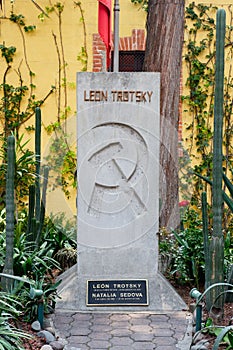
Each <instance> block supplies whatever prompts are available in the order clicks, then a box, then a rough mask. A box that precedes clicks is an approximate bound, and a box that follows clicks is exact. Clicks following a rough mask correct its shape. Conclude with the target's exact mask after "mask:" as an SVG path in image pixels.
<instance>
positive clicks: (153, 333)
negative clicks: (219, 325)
mask: <svg viewBox="0 0 233 350" xmlns="http://www.w3.org/2000/svg"><path fill="white" fill-rule="evenodd" d="M52 322H53V326H54V328H55V330H56V334H57V336H58V337H59V338H62V339H65V341H66V346H65V350H100V349H106V350H108V349H111V350H152V349H156V350H177V349H179V350H188V349H189V348H190V344H191V337H192V317H191V315H190V313H188V312H187V311H174V312H173V311H172V312H166V313H159V312H158V313H154V312H133V313H132V312H131V313H129V312H125V313H123V312H119V313H117V312H116V313H112V312H111V313H107V312H76V311H70V310H69V311H67V310H57V311H56V312H55V314H54V315H53V319H52Z"/></svg>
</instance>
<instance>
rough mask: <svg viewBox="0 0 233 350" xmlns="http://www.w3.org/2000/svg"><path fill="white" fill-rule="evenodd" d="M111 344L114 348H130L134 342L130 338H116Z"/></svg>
mask: <svg viewBox="0 0 233 350" xmlns="http://www.w3.org/2000/svg"><path fill="white" fill-rule="evenodd" d="M111 344H112V345H114V346H116V345H117V346H130V345H132V344H133V340H132V339H131V338H129V337H116V336H114V337H113V338H112V339H111Z"/></svg>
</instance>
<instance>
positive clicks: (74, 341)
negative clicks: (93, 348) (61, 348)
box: [68, 335, 90, 345]
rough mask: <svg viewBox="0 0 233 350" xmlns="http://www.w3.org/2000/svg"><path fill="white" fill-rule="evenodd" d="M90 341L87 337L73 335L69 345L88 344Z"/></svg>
mask: <svg viewBox="0 0 233 350" xmlns="http://www.w3.org/2000/svg"><path fill="white" fill-rule="evenodd" d="M89 341H90V338H89V337H88V336H85V335H71V336H70V337H69V339H68V343H69V344H75V345H80V344H87V343H88V342H89Z"/></svg>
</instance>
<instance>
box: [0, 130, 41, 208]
mask: <svg viewBox="0 0 233 350" xmlns="http://www.w3.org/2000/svg"><path fill="white" fill-rule="evenodd" d="M28 142H29V141H24V135H23V134H22V135H21V136H20V137H19V139H18V140H17V141H16V151H15V153H16V163H15V178H14V183H15V199H16V203H17V205H18V206H21V207H23V206H25V196H27V195H28V191H29V186H30V185H31V184H32V183H33V182H34V179H35V176H34V171H35V159H34V158H35V157H34V154H33V152H31V151H30V150H29V149H28V148H27V144H28ZM2 144H3V146H2V148H1V150H0V160H1V163H0V193H1V198H0V207H3V205H4V204H5V187H6V165H7V162H6V143H5V140H4V139H3V141H2Z"/></svg>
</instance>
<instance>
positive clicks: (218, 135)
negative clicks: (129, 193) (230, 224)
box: [207, 9, 226, 307]
mask: <svg viewBox="0 0 233 350" xmlns="http://www.w3.org/2000/svg"><path fill="white" fill-rule="evenodd" d="M225 28H226V12H225V10H224V9H219V10H218V11H217V23H216V70H215V98H214V141H213V143H214V145H213V235H212V239H211V241H210V246H209V254H210V257H209V258H210V263H211V266H210V281H207V282H209V283H210V284H214V283H221V282H224V237H223V233H222V205H223V196H222V158H223V155H222V142H223V137H222V129H223V96H224V45H225V44H224V43H225ZM220 292H221V289H220V290H218V289H213V290H212V293H211V295H210V301H211V302H212V304H213V302H214V300H215V299H216V297H217V295H218V294H220ZM218 306H219V307H222V306H223V298H220V299H219V302H218Z"/></svg>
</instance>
